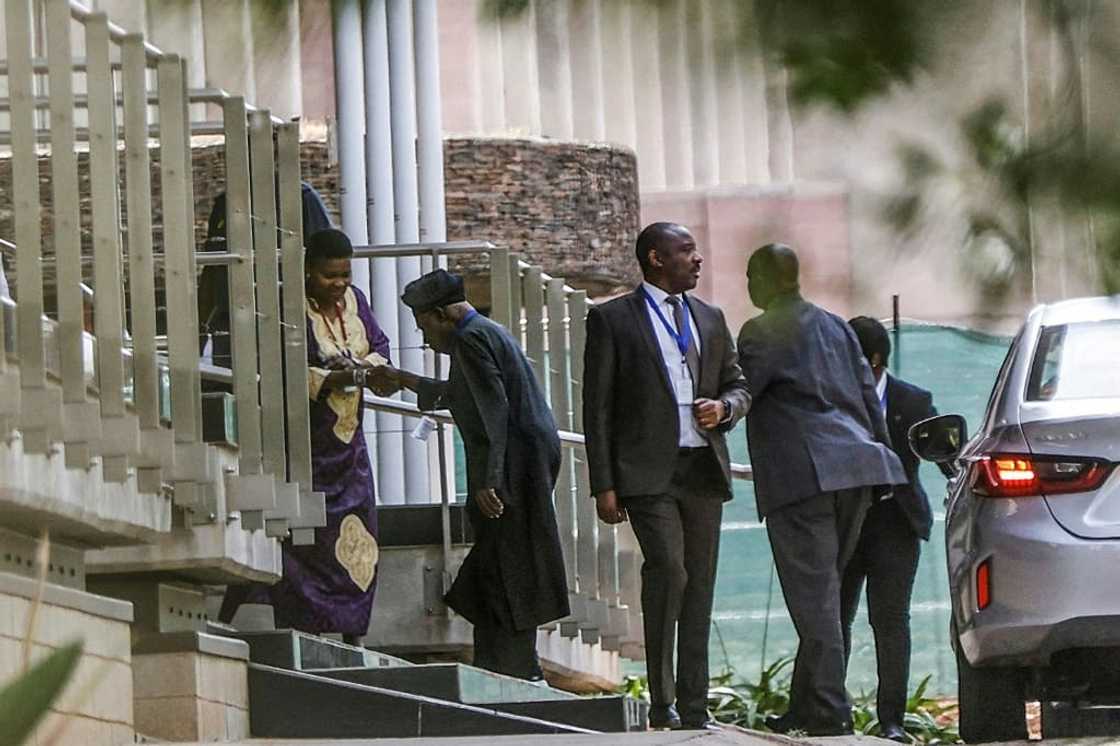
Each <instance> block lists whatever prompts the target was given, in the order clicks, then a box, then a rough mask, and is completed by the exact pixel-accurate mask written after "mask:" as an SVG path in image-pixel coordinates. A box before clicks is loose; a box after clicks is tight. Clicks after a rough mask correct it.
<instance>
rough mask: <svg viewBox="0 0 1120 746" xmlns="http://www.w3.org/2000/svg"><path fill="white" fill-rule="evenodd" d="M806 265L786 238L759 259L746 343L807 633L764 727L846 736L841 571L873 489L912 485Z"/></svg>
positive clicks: (790, 597) (760, 476) (770, 481)
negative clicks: (811, 294)
mask: <svg viewBox="0 0 1120 746" xmlns="http://www.w3.org/2000/svg"><path fill="white" fill-rule="evenodd" d="M798 272H799V269H798V261H797V255H796V254H794V252H793V250H792V249H790V248H789V247H788V246H783V245H781V244H768V245H766V246H763V247H762V248H760V249H758V250H757V251H755V252H754V254H752V255H751V258H750V262H749V264H748V266H747V281H748V291H749V293H750V296H751V302H753V303H754V304H755V305H756V306H758V307H759V308H761V309H762V310H763V313H762V315H760V316H757V317H755V318H753V319H751V320H750V321H748V322H747V323H746V324H744V325H743V328H742V330H741V331H740V332H739V345H738V347H739V365H740V366H741V367H742V369H743V372H744V375H745V376H746V379H747V390H748V391H749V392H750V394H751V396H752V397H753V404H752V408H751V414H750V416H749V417H748V418H747V438H748V445H749V447H750V455H751V466H752V467H753V469H754V485H755V495H756V497H757V499H758V513H759V516H760V517H762V518H764V519H765V521H766V530H767V533H768V535H769V537H770V546H771V550H772V551H773V553H774V565H775V567H776V568H777V571H778V579H779V581H780V582H781V585H782V594H783V595H784V596H785V600H786V606H787V608H788V609H789V613H790V616H791V617H792V618H793V623H794V626H795V627H796V629H797V635H798V637H799V639H800V641H799V644H798V648H797V658H796V660H795V661H794V669H793V680H792V683H791V690H790V704H789V710H788V711H787V712H786V714H785V715H783V716H781V717H779V718H774V719H772V720H771V721H770V722H769V723H768V725H769V726H770V727H771V729H772V730H775V731H777V732H781V733H785V732H788V731H790V730H800V731H805V732H807V733H809V734H810V735H840V734H845V733H850V732H851V730H852V719H851V705H850V703H849V702H848V697H847V694H846V692H845V690H844V674H845V666H846V664H845V656H844V636H843V633H842V631H841V619H840V578H841V576H842V574H843V570H844V566H845V565H846V564H847V561H848V558H850V557H851V554H852V552H853V551H854V549H855V545H856V542H857V540H858V538H859V532H860V526H861V524H862V522H863V516H864V514H865V513H866V511H867V509H868V507H869V506H870V504H871V500H872V497H873V493H874V492H875V491H876V489H875V488H884V487H885V486H886V485H893V484H905V483H906V473H905V472H904V471H903V469H902V465H901V464H900V463H899V460H898V457H897V456H896V455H895V454H894V452H893V451H892V450H891V448H890V437H889V435H888V434H887V429H886V423H885V421H884V419H883V414H882V411H881V409H880V406H879V397H878V395H877V394H876V392H875V382H874V379H873V378H872V376H871V369H870V368H869V367H868V365H867V361H866V360H865V359H864V357H863V352H862V351H861V349H860V346H859V341H858V340H857V339H856V335H855V333H854V332H853V331H852V329H851V327H849V326H848V324H847V323H846V322H845V321H844V320H843V319H841V318H839V317H838V316H835V315H834V314H831V313H829V312H827V311H825V310H823V309H821V308H818V307H817V306H815V305H813V304H812V303H809V302H807V301H805V300H803V299H802V298H801V294H800V286H799V284H798ZM879 491H881V489H880V490H879Z"/></svg>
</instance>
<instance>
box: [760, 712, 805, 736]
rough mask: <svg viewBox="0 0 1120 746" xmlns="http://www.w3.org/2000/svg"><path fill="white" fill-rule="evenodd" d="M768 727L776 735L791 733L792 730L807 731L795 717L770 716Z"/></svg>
mask: <svg viewBox="0 0 1120 746" xmlns="http://www.w3.org/2000/svg"><path fill="white" fill-rule="evenodd" d="M766 727H767V728H769V729H770V730H772V731H774V732H775V733H789V732H790V731H791V730H805V727H804V726H803V725H802V724H801V723H799V722H798V721H797V720H795V719H794V717H793V715H791V714H790V713H788V712H787V713H786V714H785V715H770V716H768V717H767V718H766Z"/></svg>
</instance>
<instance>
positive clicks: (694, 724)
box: [680, 718, 721, 730]
mask: <svg viewBox="0 0 1120 746" xmlns="http://www.w3.org/2000/svg"><path fill="white" fill-rule="evenodd" d="M680 729H681V730H721V728H720V725H719V723H717V722H716V721H715V720H712V719H711V718H706V719H704V720H682V721H681V727H680Z"/></svg>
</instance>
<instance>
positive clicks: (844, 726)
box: [801, 720, 852, 736]
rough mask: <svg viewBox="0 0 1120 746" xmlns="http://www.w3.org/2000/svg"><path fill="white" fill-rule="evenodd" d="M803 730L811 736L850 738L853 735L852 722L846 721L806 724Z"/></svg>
mask: <svg viewBox="0 0 1120 746" xmlns="http://www.w3.org/2000/svg"><path fill="white" fill-rule="evenodd" d="M801 730H803V731H805V734H806V735H809V736H850V735H852V721H850V720H844V721H841V722H838V723H806V724H805V725H804V726H803V727H802V728H801Z"/></svg>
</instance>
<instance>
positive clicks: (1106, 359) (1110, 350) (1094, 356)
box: [1027, 320, 1120, 401]
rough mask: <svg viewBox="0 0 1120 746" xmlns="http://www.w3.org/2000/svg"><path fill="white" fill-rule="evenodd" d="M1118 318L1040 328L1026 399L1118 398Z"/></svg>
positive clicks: (1119, 350) (1119, 331)
mask: <svg viewBox="0 0 1120 746" xmlns="http://www.w3.org/2000/svg"><path fill="white" fill-rule="evenodd" d="M1118 372H1120V320H1110V321H1087V322H1080V323H1076V324H1063V325H1061V326H1047V327H1043V329H1042V332H1041V334H1040V336H1039V340H1038V349H1037V350H1036V351H1035V354H1034V362H1033V363H1032V365H1031V376H1030V380H1029V381H1028V383H1027V400H1028V401H1057V400H1061V399H1098V398H1120V375H1118Z"/></svg>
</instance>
